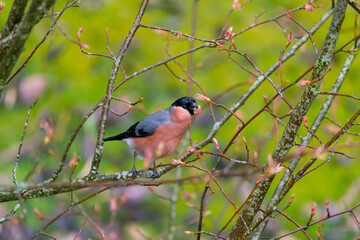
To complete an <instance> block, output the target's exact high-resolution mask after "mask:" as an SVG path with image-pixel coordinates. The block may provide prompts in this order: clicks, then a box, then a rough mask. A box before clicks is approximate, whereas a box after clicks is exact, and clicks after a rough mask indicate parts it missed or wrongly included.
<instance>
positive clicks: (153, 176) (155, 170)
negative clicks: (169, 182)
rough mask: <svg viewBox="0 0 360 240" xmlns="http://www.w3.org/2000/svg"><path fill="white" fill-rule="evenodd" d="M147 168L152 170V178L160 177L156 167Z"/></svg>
mask: <svg viewBox="0 0 360 240" xmlns="http://www.w3.org/2000/svg"><path fill="white" fill-rule="evenodd" d="M149 170H151V171H153V175H152V178H153V179H155V178H159V177H160V173H159V171H158V170H157V169H156V167H153V168H149Z"/></svg>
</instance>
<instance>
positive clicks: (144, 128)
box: [104, 108, 171, 141]
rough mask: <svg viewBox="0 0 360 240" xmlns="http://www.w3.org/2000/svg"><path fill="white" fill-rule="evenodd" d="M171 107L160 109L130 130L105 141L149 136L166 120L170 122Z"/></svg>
mask: <svg viewBox="0 0 360 240" xmlns="http://www.w3.org/2000/svg"><path fill="white" fill-rule="evenodd" d="M170 112H171V109H170V108H167V109H164V110H161V111H158V112H156V113H154V114H151V115H150V116H148V117H146V118H144V119H143V120H141V121H139V122H137V123H135V124H134V125H132V126H131V127H130V128H129V129H128V130H126V131H125V132H123V133H120V134H118V135H116V136H113V137H109V138H105V139H104V141H111V140H123V139H125V138H137V137H148V136H151V135H153V134H154V133H155V131H156V129H157V128H158V127H159V126H161V125H162V124H163V123H165V122H170V121H171V118H170Z"/></svg>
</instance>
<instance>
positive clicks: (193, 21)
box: [187, 0, 199, 96]
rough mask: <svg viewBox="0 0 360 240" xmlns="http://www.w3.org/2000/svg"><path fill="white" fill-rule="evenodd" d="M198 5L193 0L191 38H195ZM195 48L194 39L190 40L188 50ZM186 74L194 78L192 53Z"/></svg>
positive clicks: (189, 87) (189, 90)
mask: <svg viewBox="0 0 360 240" xmlns="http://www.w3.org/2000/svg"><path fill="white" fill-rule="evenodd" d="M198 4H199V0H194V2H193V12H192V17H191V24H192V25H191V36H195V32H196V17H197V10H198ZM194 46H195V41H194V39H191V40H190V49H193V48H194ZM188 72H189V74H190V76H191V77H193V76H194V53H190V54H189V66H188ZM187 94H188V96H191V95H192V82H189V84H188V93H187Z"/></svg>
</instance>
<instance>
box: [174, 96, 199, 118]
mask: <svg viewBox="0 0 360 240" xmlns="http://www.w3.org/2000/svg"><path fill="white" fill-rule="evenodd" d="M171 106H175V107H182V108H185V109H186V110H188V111H189V113H190V114H191V116H193V115H194V109H198V108H199V106H198V105H197V104H196V101H195V99H193V98H192V97H182V98H179V99H178V100H176V101H175V102H174V103H173V104H171Z"/></svg>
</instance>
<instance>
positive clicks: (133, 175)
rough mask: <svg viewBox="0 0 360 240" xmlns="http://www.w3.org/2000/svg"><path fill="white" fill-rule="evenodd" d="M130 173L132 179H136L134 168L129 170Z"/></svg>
mask: <svg viewBox="0 0 360 240" xmlns="http://www.w3.org/2000/svg"><path fill="white" fill-rule="evenodd" d="M131 173H132V179H135V178H136V176H137V172H136V169H135V168H133V169H132V170H131Z"/></svg>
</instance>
